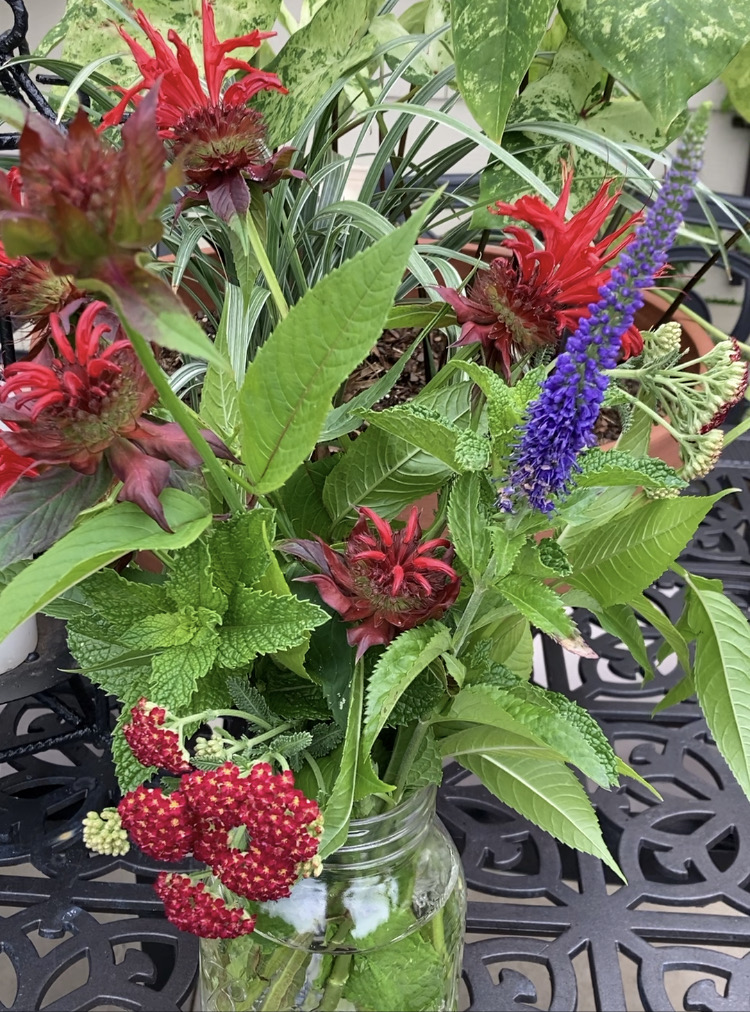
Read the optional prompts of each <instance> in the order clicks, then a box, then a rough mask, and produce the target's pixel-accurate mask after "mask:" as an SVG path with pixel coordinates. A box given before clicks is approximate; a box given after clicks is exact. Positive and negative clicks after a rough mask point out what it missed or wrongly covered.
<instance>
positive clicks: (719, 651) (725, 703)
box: [687, 574, 750, 793]
mask: <svg viewBox="0 0 750 1012" xmlns="http://www.w3.org/2000/svg"><path fill="white" fill-rule="evenodd" d="M687 586H688V616H689V622H690V626H691V628H692V629H694V630H695V631H696V633H697V634H698V635H697V638H696V647H695V664H694V666H693V679H694V684H695V690H696V692H697V693H698V699H699V701H700V704H701V707H702V709H703V712H704V714H705V715H706V723H707V724H708V726H709V729H710V731H711V734H712V735H713V736H714V738H715V740H716V744H717V745H718V747H719V750H720V752H721V754H722V755H723V756H724V758H725V759H726V761H727V765H728V766H729V768H730V769H731V771H732V773H733V774H734V775H735V777H736V778H737V781H738V782H739V784H740V786H741V787H742V789H743V790H744V791H745V793H750V724H749V722H748V719H747V715H748V712H749V710H750V674H748V663H747V658H748V655H749V654H750V626H749V625H748V621H747V619H746V618H745V616H744V615H743V614H742V612H741V611H740V610H739V608H738V607H737V606H736V605H735V604H733V603H732V602H731V601H730V600H729V599H728V598H726V597H725V596H724V595H723V594H722V593H719V592H718V591H716V590H711V589H707V588H706V586H705V582H703V583H702V581H701V580H700V578H699V577H694V576H692V575H690V574H687Z"/></svg>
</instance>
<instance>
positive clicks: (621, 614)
mask: <svg viewBox="0 0 750 1012" xmlns="http://www.w3.org/2000/svg"><path fill="white" fill-rule="evenodd" d="M596 619H597V621H598V622H599V623H600V624H601V626H602V628H603V629H604V630H605V631H606V632H608V633H611V635H612V636H617V637H618V638H619V639H621V640H622V642H623V643H624V644H625V646H626V647H627V648H628V650H629V651H630V652H631V654H632V655H633V658H634V660H635V661H636V663H637V664H640V666H641V667H642V668H643V673H644V675H645V676H646V677H653V675H654V669H653V667H652V665H651V661H650V659H649V656H648V652H647V650H646V644H645V642H644V640H643V632H642V630H641V627H640V626H639V625H638V619H637V618H636V617H635V615H634V613H633V609H632V608H631V607H630V605H627V604H611V605H610V606H609V608H597V610H596Z"/></svg>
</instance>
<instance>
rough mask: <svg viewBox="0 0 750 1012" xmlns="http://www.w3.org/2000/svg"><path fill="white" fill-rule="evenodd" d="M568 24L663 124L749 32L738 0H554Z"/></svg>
mask: <svg viewBox="0 0 750 1012" xmlns="http://www.w3.org/2000/svg"><path fill="white" fill-rule="evenodd" d="M560 11H561V13H562V16H563V17H564V18H565V23H566V24H567V26H568V29H569V31H570V32H572V33H573V34H574V35H575V37H576V38H577V39H578V40H579V42H581V43H582V44H583V45H584V46H586V48H587V49H589V50H590V52H591V53H593V55H594V56H595V57H596V58H597V60H599V62H600V63H601V64H602V65H603V66H604V67H605V68H606V69H607V70H608V71H609V72H610V73H611V74H613V75H614V76H615V77H616V78H618V79H619V80H620V81H622V83H623V84H625V85H626V86H627V87H628V88H630V89H631V90H632V91H634V92H635V93H636V94H637V95H639V96H640V98H641V99H642V101H643V102H644V104H645V106H646V108H647V109H648V110H649V112H651V114H652V115H653V116H654V118H655V119H656V121H657V123H658V124H659V125H660V126H661V127H663V128H665V129H666V127H668V126H669V124H670V123H671V122H672V120H673V119H674V118H675V116H677V115H678V113H680V112H682V110H683V109H684V107H685V105H686V103H687V100H688V99H689V98H690V97H691V96H692V95H694V94H695V93H696V92H697V91H700V89H701V88H703V87H705V86H706V85H707V84H710V83H711V81H713V80H714V79H715V78H717V77H718V76H719V74H720V73H721V72H722V70H724V68H725V67H726V66H727V64H728V63H729V61H730V60H731V59H732V58H733V57H734V56H736V54H737V53H738V52H739V50H740V48H741V47H742V46H743V45H744V43H745V42H746V41H747V40H748V37H749V36H750V8H748V5H747V4H746V3H744V2H743V0H704V2H703V3H701V4H700V5H697V4H695V3H694V2H693V0H562V2H561V3H560Z"/></svg>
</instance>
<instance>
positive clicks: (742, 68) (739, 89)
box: [721, 42, 750, 121]
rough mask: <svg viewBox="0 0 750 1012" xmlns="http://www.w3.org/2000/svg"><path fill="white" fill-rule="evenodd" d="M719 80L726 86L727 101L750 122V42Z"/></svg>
mask: <svg viewBox="0 0 750 1012" xmlns="http://www.w3.org/2000/svg"><path fill="white" fill-rule="evenodd" d="M721 80H722V82H723V83H724V84H725V85H726V89H727V95H728V97H729V101H730V102H731V103H732V105H733V106H734V108H735V109H736V110H737V112H738V113H739V114H740V116H742V117H744V119H746V120H749V121H750V42H748V43H747V44H746V45H744V46H743V47H742V49H741V50H740V51H739V53H737V55H736V56H735V58H734V59H733V60H732V62H731V63H730V64H729V66H728V67H727V68H726V69H725V71H724V73H723V74H722V75H721Z"/></svg>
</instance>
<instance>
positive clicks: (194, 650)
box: [148, 629, 219, 714]
mask: <svg viewBox="0 0 750 1012" xmlns="http://www.w3.org/2000/svg"><path fill="white" fill-rule="evenodd" d="M218 640H219V637H218V634H217V632H216V630H215V629H199V630H198V632H197V633H196V635H195V636H193V638H192V639H191V640H190V641H189V642H188V643H185V644H181V645H179V646H174V647H169V648H167V649H166V650H162V651H161V653H158V654H157V655H156V656H155V657H154V658H153V660H152V661H151V679H150V683H149V692H148V698H149V699H151V700H152V701H153V702H155V703H160V704H161V705H162V706H169V707H170V708H171V709H172V710H173V711H174V712H175V713H177V714H180V713H182V712H184V711H185V709H187V707H188V705H189V704H190V701H191V699H192V698H193V695H194V694H195V691H196V689H197V687H198V683H199V681H200V679H201V678H203V677H204V675H206V674H207V673H208V671H209V670H210V669H211V666H212V665H213V663H214V660H215V659H216V653H217V647H218Z"/></svg>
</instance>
